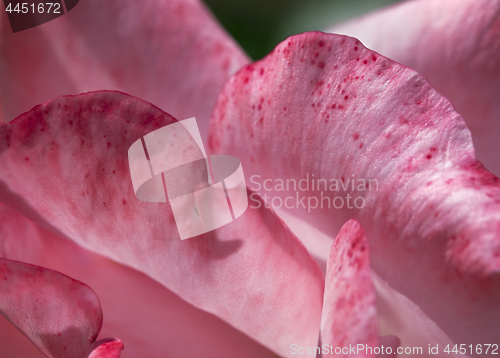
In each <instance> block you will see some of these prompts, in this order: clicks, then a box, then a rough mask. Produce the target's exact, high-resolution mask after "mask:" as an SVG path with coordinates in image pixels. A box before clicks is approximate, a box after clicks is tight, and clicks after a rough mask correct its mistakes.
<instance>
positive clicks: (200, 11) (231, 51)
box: [0, 0, 248, 134]
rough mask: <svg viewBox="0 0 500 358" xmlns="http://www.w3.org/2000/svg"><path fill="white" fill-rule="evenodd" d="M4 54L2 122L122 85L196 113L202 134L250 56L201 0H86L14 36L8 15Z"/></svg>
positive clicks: (0, 36) (0, 50)
mask: <svg viewBox="0 0 500 358" xmlns="http://www.w3.org/2000/svg"><path fill="white" fill-rule="evenodd" d="M4 20H5V19H4ZM0 58H1V61H0V63H1V65H0V82H1V83H2V86H1V89H0V91H1V92H0V93H1V97H0V101H1V109H2V111H3V117H4V121H10V120H12V119H14V118H16V117H17V116H19V115H20V114H21V113H23V112H27V111H29V110H30V109H31V108H32V107H34V106H36V105H38V104H40V103H43V102H45V101H48V100H49V99H52V98H54V97H56V96H61V95H71V94H79V93H82V92H88V91H97V90H119V91H122V92H126V93H129V94H131V95H134V96H137V97H140V98H142V99H144V100H146V101H149V102H151V103H154V104H155V105H157V106H159V107H160V108H162V109H163V110H165V111H167V112H168V113H170V114H172V115H174V116H175V117H176V118H179V119H185V118H190V117H197V119H198V121H199V124H200V129H201V132H202V134H205V132H206V129H207V127H208V123H207V121H208V117H209V115H210V112H211V109H212V107H213V104H214V102H215V99H216V96H217V94H218V93H219V91H220V89H221V87H222V85H223V84H224V82H225V80H226V79H227V77H228V76H229V75H230V74H232V73H234V72H235V71H236V70H237V69H239V68H240V67H241V66H242V65H244V64H246V63H247V62H248V58H247V57H246V55H244V54H243V53H242V51H241V50H240V49H239V47H238V46H237V45H236V44H235V43H234V41H232V40H231V39H230V38H229V36H228V35H227V34H226V33H225V32H224V30H222V29H221V28H220V27H219V25H218V23H217V22H216V21H215V20H214V19H213V17H212V16H211V14H209V12H208V11H207V10H206V8H205V6H204V5H203V4H201V3H200V2H199V1H198V0H160V1H156V0H147V1H140V2H136V1H128V2H126V3H125V2H123V1H120V0H111V1H105V2H102V1H99V0H86V1H80V2H79V3H78V5H77V6H76V7H75V8H74V9H72V10H71V11H70V12H69V13H67V14H65V15H64V16H61V17H60V18H58V19H55V20H53V21H51V22H49V23H46V24H43V25H41V26H38V27H36V28H32V29H29V30H25V31H22V32H19V33H14V34H13V33H12V31H11V30H10V28H9V24H8V22H7V21H3V23H2V31H1V33H0Z"/></svg>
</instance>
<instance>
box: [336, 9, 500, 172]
mask: <svg viewBox="0 0 500 358" xmlns="http://www.w3.org/2000/svg"><path fill="white" fill-rule="evenodd" d="M330 31H332V32H336V33H341V34H345V35H349V36H353V37H356V38H358V39H360V40H361V41H362V42H363V43H364V44H365V45H366V46H367V47H368V48H370V49H373V50H375V51H377V52H380V53H381V54H383V55H384V56H387V57H389V58H391V59H393V60H395V61H398V62H400V63H402V64H404V65H407V66H409V67H412V68H414V69H415V70H417V71H418V72H419V73H421V74H422V75H424V76H425V77H426V78H427V79H428V80H429V81H430V82H431V83H432V85H434V86H435V87H436V89H437V90H438V91H439V92H440V93H442V94H444V95H445V96H446V97H447V98H448V99H449V100H450V101H451V102H452V104H453V106H454V107H455V108H456V110H457V112H458V113H460V114H461V115H462V116H463V117H464V119H465V121H466V122H467V126H468V127H469V128H470V130H471V132H472V137H473V139H474V146H475V148H476V153H477V157H478V158H479V160H481V161H482V162H483V163H484V165H485V166H486V168H487V169H488V170H490V171H491V172H492V173H494V174H495V175H497V176H500V157H499V156H498V152H499V151H500V101H498V94H499V93H500V3H499V2H498V1H496V0H463V1H459V2H457V1H455V0H441V1H406V2H404V3H402V4H400V5H397V6H393V7H389V8H387V9H385V10H382V11H379V12H376V13H373V14H370V15H368V16H364V17H362V18H359V19H356V20H353V21H350V22H348V23H345V24H341V25H338V26H335V27H333V28H331V29H330Z"/></svg>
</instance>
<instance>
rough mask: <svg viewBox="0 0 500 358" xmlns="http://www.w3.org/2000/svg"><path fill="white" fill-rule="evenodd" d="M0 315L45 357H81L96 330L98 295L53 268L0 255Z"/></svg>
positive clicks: (98, 327)
mask: <svg viewBox="0 0 500 358" xmlns="http://www.w3.org/2000/svg"><path fill="white" fill-rule="evenodd" d="M0 277H1V279H0V313H1V314H2V315H3V316H4V317H5V318H7V319H8V320H9V321H10V322H11V323H12V324H13V325H14V326H16V328H17V329H19V330H20V331H21V332H22V333H23V334H24V335H26V336H27V337H28V338H29V340H30V341H31V342H33V344H34V345H35V346H36V347H37V348H38V349H40V350H41V351H42V352H43V353H44V354H45V355H47V356H48V357H54V358H55V357H75V358H76V357H81V358H84V357H86V356H87V352H88V349H89V347H90V345H91V343H93V342H94V341H95V339H96V337H97V335H98V333H99V330H100V329H101V324H102V311H101V306H100V303H99V299H98V298H97V296H96V295H95V293H94V292H93V291H92V290H91V289H90V288H89V287H88V286H87V285H85V284H83V283H81V282H79V281H76V280H73V279H72V278H70V277H68V276H65V275H63V274H61V273H59V272H56V271H52V270H49V269H45V268H43V267H40V266H33V265H29V264H25V263H22V262H18V261H12V260H8V259H4V258H0Z"/></svg>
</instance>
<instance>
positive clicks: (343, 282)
mask: <svg viewBox="0 0 500 358" xmlns="http://www.w3.org/2000/svg"><path fill="white" fill-rule="evenodd" d="M377 330H378V328H377V308H376V297H375V290H374V288H373V285H372V282H371V276H370V254H369V250H368V240H367V239H366V235H365V233H364V230H363V228H362V227H361V225H359V223H358V222H356V221H355V220H350V221H348V222H347V223H345V225H344V226H343V227H342V229H341V230H340V232H339V234H338V235H337V237H336V238H335V242H334V243H333V245H332V247H331V250H330V258H329V260H328V264H327V269H326V282H325V298H324V303H323V314H322V317H321V343H322V344H324V345H326V346H327V347H330V346H332V347H334V348H335V347H340V348H344V347H352V346H354V347H358V344H359V345H362V346H364V347H365V348H364V349H363V350H361V351H359V352H358V351H357V352H356V354H352V353H349V352H348V353H347V354H337V355H338V356H345V357H361V358H363V357H373V356H374V354H369V353H368V352H371V353H373V349H374V348H376V347H377V346H378V331H377ZM334 348H333V349H331V348H330V349H329V350H330V351H331V354H333V353H335V350H334ZM368 348H370V349H368Z"/></svg>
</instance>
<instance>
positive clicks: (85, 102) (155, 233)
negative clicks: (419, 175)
mask: <svg viewBox="0 0 500 358" xmlns="http://www.w3.org/2000/svg"><path fill="white" fill-rule="evenodd" d="M174 121H175V120H174V119H173V118H172V117H170V116H169V115H167V114H165V113H163V112H161V111H160V110H159V109H157V108H155V107H153V106H151V105H150V104H148V103H146V102H143V101H141V100H139V99H136V98H133V97H130V96H127V95H124V94H121V93H117V92H97V93H89V94H85V95H81V96H73V97H71V96H70V97H62V98H58V99H55V100H53V101H51V102H48V103H45V104H44V105H41V106H39V107H37V108H35V109H33V110H32V111H31V112H29V113H27V114H25V115H23V116H21V117H19V118H17V119H16V120H15V121H13V122H12V123H10V124H7V125H4V126H2V127H0V133H1V134H0V143H1V144H0V167H1V168H0V180H1V191H0V201H2V202H4V203H6V204H7V205H9V206H11V207H14V208H16V209H17V210H18V211H20V212H21V213H23V214H24V215H25V216H27V217H29V218H30V219H32V220H33V221H35V222H36V223H38V224H41V225H42V226H45V227H46V228H49V229H51V230H52V231H54V232H57V233H60V234H61V235H63V236H66V237H69V238H71V239H72V240H74V241H76V242H78V243H79V244H81V245H82V246H84V247H86V248H88V249H90V250H92V251H94V252H99V253H100V254H103V255H105V256H107V257H110V258H112V259H115V260H116V261H119V262H121V263H124V264H126V265H129V266H131V267H133V268H136V269H138V270H140V271H142V272H144V273H146V274H148V275H149V276H151V277H152V278H154V279H155V280H157V281H159V282H160V283H162V284H163V285H165V286H166V287H168V288H169V289H170V290H172V291H173V292H175V293H177V294H178V295H179V296H181V297H182V298H183V299H185V300H186V301H188V302H190V303H192V304H194V305H195V306H196V307H199V308H201V309H204V310H206V311H208V312H211V313H214V314H216V315H217V316H218V317H220V318H222V319H223V320H225V321H227V322H229V323H230V324H232V325H234V326H235V327H237V328H238V329H240V330H242V331H243V332H244V333H246V334H248V335H249V336H250V337H252V338H254V339H256V340H258V341H259V342H261V343H262V344H264V345H265V346H267V347H269V348H271V349H272V350H274V351H275V352H278V353H279V354H282V355H285V356H286V355H288V354H289V349H288V348H289V345H290V344H291V343H290V342H291V341H292V342H297V343H300V344H309V343H310V342H314V343H315V342H316V341H317V337H318V331H319V323H320V316H321V305H322V303H321V301H322V295H323V278H322V273H321V271H320V270H319V268H318V266H317V265H316V263H315V262H314V260H313V259H312V258H311V257H310V255H309V253H308V252H307V251H306V249H305V248H304V247H303V246H302V245H301V244H300V242H299V241H298V240H297V238H296V237H295V236H294V235H293V234H292V233H291V232H290V231H289V230H288V229H287V228H286V227H285V226H284V224H283V223H282V221H281V220H280V219H279V218H278V217H277V216H276V215H275V214H274V213H273V212H272V211H271V210H269V209H265V208H264V207H263V206H262V207H261V209H259V210H257V209H252V210H250V209H248V210H247V212H246V213H245V214H244V215H242V216H241V217H240V218H238V219H237V220H236V221H234V222H232V223H231V224H229V225H227V226H225V227H223V228H221V229H218V230H216V231H214V232H211V233H208V234H205V235H202V236H199V237H196V238H192V239H189V240H186V241H181V240H179V236H178V233H177V229H176V227H175V222H174V219H173V216H172V211H171V208H170V206H169V204H167V203H146V202H141V201H139V200H137V199H136V198H135V196H134V191H133V188H132V183H131V180H130V173H129V169H128V157H127V151H128V148H129V146H130V145H131V144H132V143H133V142H135V141H136V140H137V139H139V138H140V137H141V136H143V135H144V134H146V133H148V132H151V131H153V130H155V129H157V128H159V127H163V126H165V125H168V124H169V123H173V122H174Z"/></svg>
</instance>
